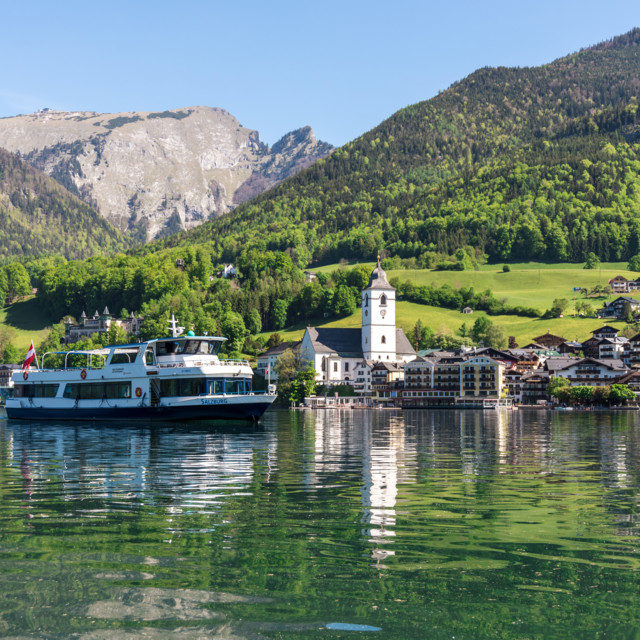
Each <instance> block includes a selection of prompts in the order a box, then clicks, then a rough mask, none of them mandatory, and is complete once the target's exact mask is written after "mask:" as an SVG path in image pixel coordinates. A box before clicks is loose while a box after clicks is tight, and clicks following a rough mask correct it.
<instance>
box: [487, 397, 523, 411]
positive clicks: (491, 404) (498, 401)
mask: <svg viewBox="0 0 640 640" xmlns="http://www.w3.org/2000/svg"><path fill="white" fill-rule="evenodd" d="M482 408H483V409H515V406H514V404H513V399H512V398H485V399H484V400H483V401H482Z"/></svg>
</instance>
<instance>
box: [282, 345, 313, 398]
mask: <svg viewBox="0 0 640 640" xmlns="http://www.w3.org/2000/svg"><path fill="white" fill-rule="evenodd" d="M273 369H274V371H275V373H276V375H277V376H278V398H279V399H280V401H289V402H290V401H291V400H290V394H291V392H292V385H293V381H294V379H295V378H296V376H297V375H298V373H300V372H301V369H303V367H302V363H301V361H300V357H299V356H298V355H296V354H295V353H294V352H293V350H292V349H285V350H284V351H283V352H282V354H281V355H280V356H279V357H278V359H277V360H276V364H275V365H274V367H273ZM308 369H309V368H308V367H304V370H305V371H306V370H308ZM314 377H315V372H314ZM300 391H301V390H300V385H299V384H298V386H297V390H296V391H295V393H300Z"/></svg>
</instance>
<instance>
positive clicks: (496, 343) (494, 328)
mask: <svg viewBox="0 0 640 640" xmlns="http://www.w3.org/2000/svg"><path fill="white" fill-rule="evenodd" d="M484 344H485V346H486V347H492V348H493V349H506V348H507V335H506V333H505V330H504V327H503V326H502V325H497V324H491V326H489V327H487V330H486V331H485V334H484Z"/></svg>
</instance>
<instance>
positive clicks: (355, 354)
mask: <svg viewBox="0 0 640 640" xmlns="http://www.w3.org/2000/svg"><path fill="white" fill-rule="evenodd" d="M307 333H308V334H309V338H311V342H312V344H313V350H314V351H315V352H316V353H337V354H338V355H339V356H341V357H343V358H362V356H363V353H362V329H340V328H325V327H307ZM415 353H416V351H415V349H414V348H413V347H412V346H411V343H410V342H409V338H407V336H406V335H405V333H404V331H403V330H402V329H396V354H397V355H398V356H403V355H415Z"/></svg>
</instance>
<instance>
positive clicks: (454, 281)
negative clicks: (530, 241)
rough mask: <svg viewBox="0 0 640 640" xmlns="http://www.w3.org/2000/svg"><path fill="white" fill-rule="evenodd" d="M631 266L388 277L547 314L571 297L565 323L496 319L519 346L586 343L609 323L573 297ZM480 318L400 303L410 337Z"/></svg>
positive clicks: (294, 334) (351, 321) (345, 323)
mask: <svg viewBox="0 0 640 640" xmlns="http://www.w3.org/2000/svg"><path fill="white" fill-rule="evenodd" d="M367 264H368V263H367ZM371 266H373V265H371ZM625 267H626V264H625V263H603V264H602V268H601V269H590V270H589V269H582V268H581V266H580V265H575V264H553V265H550V264H542V263H540V264H538V263H527V264H512V265H511V271H510V272H509V273H503V272H502V265H483V266H482V267H481V268H480V269H479V270H478V271H427V270H416V271H411V270H406V271H402V270H401V271H389V272H388V273H387V275H388V276H389V277H398V278H400V279H401V280H411V281H413V282H415V283H416V284H432V285H436V286H441V285H443V284H450V285H451V286H454V287H469V286H473V287H474V288H475V289H476V290H480V291H484V290H485V289H491V291H492V292H493V294H494V295H495V296H496V297H497V298H506V299H507V300H508V301H509V303H511V304H513V305H525V306H533V307H537V308H539V309H541V310H543V311H544V310H545V309H548V308H549V307H550V306H551V304H552V302H553V300H554V299H555V298H567V299H568V300H569V301H570V302H571V305H570V307H569V309H568V310H567V314H566V317H564V318H554V319H551V320H542V319H537V318H523V317H519V316H490V318H491V320H492V321H493V322H494V323H495V324H500V325H502V326H503V327H504V328H505V332H506V333H507V335H510V336H515V337H516V340H517V342H518V344H520V345H524V344H526V343H527V342H529V341H531V340H532V339H533V338H534V337H535V336H539V335H541V334H543V333H546V332H547V331H550V332H552V333H555V334H557V335H561V336H563V337H565V338H566V339H567V340H579V341H582V340H586V339H587V338H589V337H591V331H593V330H594V329H597V328H598V327H600V326H602V324H604V323H603V321H602V320H598V319H597V318H578V317H574V316H573V315H572V314H573V313H574V309H573V302H574V301H576V300H582V299H584V297H583V296H581V295H579V294H577V293H574V292H573V287H587V288H591V287H593V286H594V285H596V284H606V283H607V282H608V281H609V280H610V279H611V278H613V277H614V276H616V275H618V274H620V275H623V276H625V277H627V278H635V277H637V275H638V274H636V273H633V272H630V271H627V270H626V269H625ZM337 268H339V267H338V265H327V266H324V267H321V268H319V269H317V271H326V272H331V271H334V270H335V269H337ZM615 297H617V296H611V297H610V298H609V299H610V300H612V299H614V298H615ZM636 297H638V296H636ZM604 301H605V299H604V298H592V299H590V302H591V304H592V305H593V306H594V307H595V308H598V307H601V306H602V305H603V304H604ZM478 315H482V312H475V313H473V314H472V315H463V314H461V313H460V312H459V311H453V310H451V309H439V308H436V307H428V306H424V305H419V304H413V303H411V302H405V301H399V302H398V304H397V308H396V317H397V322H398V326H400V327H402V328H403V329H404V331H405V333H409V331H410V330H411V329H412V327H413V326H414V325H415V323H416V322H417V320H418V319H420V320H421V321H422V323H423V324H425V325H427V326H429V327H431V328H432V329H433V330H434V331H440V330H443V329H445V330H450V331H454V332H455V331H457V330H458V329H459V328H460V326H461V325H462V323H466V324H467V327H469V328H470V327H471V326H472V325H473V323H474V321H475V319H476V318H477V317H478ZM607 324H611V325H613V326H615V327H618V328H622V327H623V326H624V323H619V322H607ZM323 326H327V327H360V326H361V310H360V309H358V311H357V312H356V313H355V314H353V315H352V316H349V317H348V318H342V319H340V320H334V321H332V322H329V323H325V324H324V325H323ZM281 333H282V335H283V336H284V337H285V339H286V340H298V339H300V338H301V337H302V336H303V334H304V329H302V328H296V329H295V330H294V331H288V332H281Z"/></svg>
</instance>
